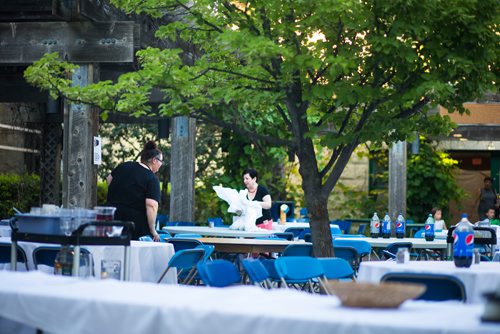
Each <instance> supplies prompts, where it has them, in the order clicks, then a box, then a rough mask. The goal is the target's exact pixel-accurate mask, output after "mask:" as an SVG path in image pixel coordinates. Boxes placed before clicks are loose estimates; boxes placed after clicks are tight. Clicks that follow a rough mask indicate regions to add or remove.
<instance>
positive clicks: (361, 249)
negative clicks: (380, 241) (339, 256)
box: [333, 238, 372, 257]
mask: <svg viewBox="0 0 500 334" xmlns="http://www.w3.org/2000/svg"><path fill="white" fill-rule="evenodd" d="M333 246H340V247H352V248H354V249H356V251H357V252H358V255H359V256H360V257H363V256H366V255H370V253H371V251H372V246H371V245H370V243H369V242H368V241H364V240H349V239H347V240H346V239H341V240H339V239H336V238H334V239H333Z"/></svg>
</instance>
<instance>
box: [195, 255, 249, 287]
mask: <svg viewBox="0 0 500 334" xmlns="http://www.w3.org/2000/svg"><path fill="white" fill-rule="evenodd" d="M196 267H197V268H198V272H199V274H200V277H201V279H202V281H203V282H204V283H205V284H206V285H207V286H213V287H217V288H223V287H226V286H230V285H233V284H237V283H240V282H241V275H240V272H239V271H238V268H236V266H235V265H234V264H233V263H232V262H230V261H227V260H214V261H202V262H199V263H198V264H197V266H196Z"/></svg>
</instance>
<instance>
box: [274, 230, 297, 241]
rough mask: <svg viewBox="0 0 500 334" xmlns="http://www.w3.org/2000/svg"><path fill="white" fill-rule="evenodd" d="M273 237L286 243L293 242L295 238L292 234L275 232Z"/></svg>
mask: <svg viewBox="0 0 500 334" xmlns="http://www.w3.org/2000/svg"><path fill="white" fill-rule="evenodd" d="M274 236H275V237H277V238H279V239H284V240H288V241H293V240H294V238H295V236H294V235H293V233H292V232H276V233H274Z"/></svg>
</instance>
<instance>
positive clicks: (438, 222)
mask: <svg viewBox="0 0 500 334" xmlns="http://www.w3.org/2000/svg"><path fill="white" fill-rule="evenodd" d="M432 216H433V217H434V231H442V230H447V228H446V223H445V222H444V220H443V219H442V218H443V217H442V216H443V212H442V211H441V209H440V208H433V209H432Z"/></svg>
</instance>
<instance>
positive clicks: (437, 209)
mask: <svg viewBox="0 0 500 334" xmlns="http://www.w3.org/2000/svg"><path fill="white" fill-rule="evenodd" d="M438 211H443V210H441V208H438V207H436V208H432V210H431V213H432V216H434V215H435V214H436V212H438Z"/></svg>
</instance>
